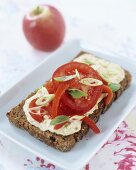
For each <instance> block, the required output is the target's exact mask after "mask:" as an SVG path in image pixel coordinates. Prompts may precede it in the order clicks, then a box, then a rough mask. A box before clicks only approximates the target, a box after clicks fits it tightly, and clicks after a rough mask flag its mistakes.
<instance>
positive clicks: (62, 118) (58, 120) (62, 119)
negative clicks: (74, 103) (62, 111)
mask: <svg viewBox="0 0 136 170" xmlns="http://www.w3.org/2000/svg"><path fill="white" fill-rule="evenodd" d="M68 120H69V117H68V116H65V115H62V116H57V117H55V118H54V119H52V121H51V122H50V125H57V124H60V123H63V122H66V121H68Z"/></svg>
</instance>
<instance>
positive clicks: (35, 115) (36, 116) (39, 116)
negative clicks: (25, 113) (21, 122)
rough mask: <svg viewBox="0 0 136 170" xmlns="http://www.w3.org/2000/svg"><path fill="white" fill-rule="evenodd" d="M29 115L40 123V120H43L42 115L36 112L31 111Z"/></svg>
mask: <svg viewBox="0 0 136 170" xmlns="http://www.w3.org/2000/svg"><path fill="white" fill-rule="evenodd" d="M30 115H31V116H32V118H33V119H34V120H36V121H37V122H39V123H41V122H43V121H44V117H43V115H37V114H32V113H30Z"/></svg>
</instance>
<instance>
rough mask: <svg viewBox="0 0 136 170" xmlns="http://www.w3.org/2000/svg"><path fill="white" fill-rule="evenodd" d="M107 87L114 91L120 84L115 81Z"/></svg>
mask: <svg viewBox="0 0 136 170" xmlns="http://www.w3.org/2000/svg"><path fill="white" fill-rule="evenodd" d="M109 87H110V89H111V90H112V91H113V92H116V91H118V90H119V89H120V87H121V85H120V84H116V83H110V84H109Z"/></svg>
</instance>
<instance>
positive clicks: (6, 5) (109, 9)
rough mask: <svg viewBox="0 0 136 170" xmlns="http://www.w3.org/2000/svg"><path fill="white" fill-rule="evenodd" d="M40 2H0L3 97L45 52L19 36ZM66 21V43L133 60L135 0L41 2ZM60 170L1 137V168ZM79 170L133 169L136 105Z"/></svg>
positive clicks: (135, 168)
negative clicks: (77, 40) (76, 40)
mask: <svg viewBox="0 0 136 170" xmlns="http://www.w3.org/2000/svg"><path fill="white" fill-rule="evenodd" d="M39 3H42V4H43V0H30V1H28V2H26V1H25V0H3V1H0V11H1V12H0V23H1V26H0V80H2V81H1V83H0V93H3V92H4V91H6V90H7V89H8V88H10V87H11V86H12V85H14V84H15V83H16V82H18V81H19V80H20V79H21V78H22V77H23V76H24V75H26V74H27V73H28V72H30V71H31V70H32V69H33V68H34V67H35V66H36V65H37V64H39V63H40V62H41V61H43V60H44V58H46V56H47V55H49V53H44V52H40V51H37V50H34V49H33V48H32V47H31V46H30V45H29V44H28V43H27V42H26V40H25V38H24V35H23V32H22V18H23V15H24V14H25V13H26V12H27V11H28V10H29V9H31V8H32V7H33V6H35V5H37V4H39ZM46 3H50V4H53V5H55V6H56V7H57V8H58V9H60V10H61V11H62V13H63V15H64V17H65V20H66V24H67V33H66V38H65V42H67V41H68V40H69V39H73V38H80V39H81V40H82V42H83V43H87V44H89V46H90V47H91V48H92V49H95V50H98V51H101V52H105V53H108V54H116V55H122V56H128V57H130V58H133V57H136V50H135V49H136V31H135V30H136V21H135V17H134V16H136V1H134V0H84V1H82V0H78V1H77V0H74V1H72V0H66V1H63V0H59V1H57V0H54V1H51V0H50V1H49V0H46ZM9 169H10V170H53V169H54V170H60V169H59V168H58V167H56V166H55V165H52V164H51V163H49V162H47V161H46V160H43V159H41V158H39V157H37V155H33V154H31V153H30V152H28V151H26V150H24V149H22V148H20V147H19V146H17V145H15V144H14V143H12V142H11V141H9V140H7V139H6V138H5V137H3V136H2V135H0V170H9ZM84 170H136V107H135V108H134V109H133V110H132V111H131V113H129V115H128V117H127V118H126V119H125V120H124V121H123V122H122V123H121V124H120V126H119V127H118V129H117V130H116V131H115V132H114V133H113V134H112V136H111V137H110V138H109V140H108V141H107V142H106V143H105V144H104V146H103V147H102V148H101V149H100V150H99V151H98V153H97V154H96V155H95V156H94V157H93V158H92V160H90V162H89V163H88V164H87V165H86V166H85V167H84Z"/></svg>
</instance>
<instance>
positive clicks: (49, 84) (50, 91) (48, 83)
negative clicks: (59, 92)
mask: <svg viewBox="0 0 136 170" xmlns="http://www.w3.org/2000/svg"><path fill="white" fill-rule="evenodd" d="M44 87H46V88H47V90H48V92H49V93H50V94H52V93H54V86H53V83H52V81H47V82H46V84H45V85H44Z"/></svg>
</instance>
